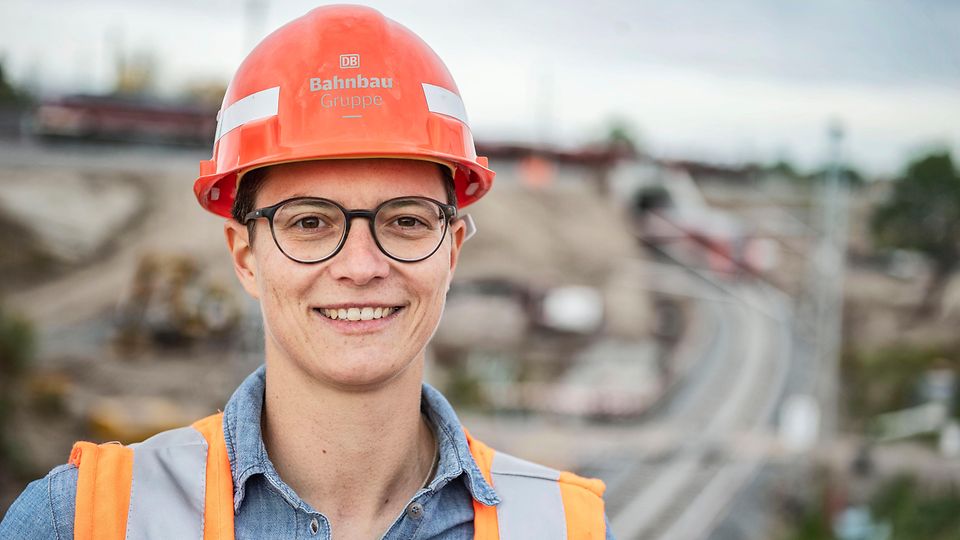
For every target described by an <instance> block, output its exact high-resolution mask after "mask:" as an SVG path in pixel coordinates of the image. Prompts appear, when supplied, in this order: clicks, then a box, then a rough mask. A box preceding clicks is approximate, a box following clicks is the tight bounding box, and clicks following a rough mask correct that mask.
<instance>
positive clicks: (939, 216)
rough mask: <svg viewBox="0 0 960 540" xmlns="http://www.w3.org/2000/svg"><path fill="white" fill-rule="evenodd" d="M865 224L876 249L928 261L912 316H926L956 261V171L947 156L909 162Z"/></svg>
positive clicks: (959, 236)
mask: <svg viewBox="0 0 960 540" xmlns="http://www.w3.org/2000/svg"><path fill="white" fill-rule="evenodd" d="M871 225H872V229H873V233H874V237H875V239H876V241H877V244H878V245H879V246H880V247H886V248H898V249H906V250H911V251H917V252H919V253H922V254H923V255H925V256H926V257H927V258H928V259H929V260H930V262H931V264H932V269H933V274H932V276H931V279H930V281H929V282H928V284H927V288H926V292H925V293H924V297H923V300H922V302H921V304H920V306H919V310H918V315H927V314H929V313H931V311H932V309H933V308H934V307H935V303H936V301H937V299H938V298H940V296H941V293H942V292H943V289H944V287H945V286H946V284H947V281H948V280H949V278H950V274H951V273H952V272H953V271H954V270H955V269H956V268H957V266H958V261H960V173H958V171H957V169H956V167H955V166H954V164H953V160H952V159H951V157H950V153H949V152H935V153H931V154H929V155H927V156H924V157H922V158H919V159H917V160H916V161H913V162H911V163H910V164H909V165H908V166H907V170H906V173H905V174H904V176H903V177H902V178H900V179H899V180H897V181H896V183H895V185H894V188H893V193H892V194H891V197H890V198H889V199H888V200H887V201H886V202H885V203H884V204H882V205H880V206H879V207H877V208H876V210H875V211H874V213H873V217H872V223H871Z"/></svg>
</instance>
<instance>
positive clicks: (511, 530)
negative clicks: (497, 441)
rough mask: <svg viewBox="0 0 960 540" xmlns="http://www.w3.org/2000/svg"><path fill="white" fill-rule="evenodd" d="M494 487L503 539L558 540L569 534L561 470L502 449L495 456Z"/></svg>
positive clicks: (491, 468) (491, 472) (492, 469)
mask: <svg viewBox="0 0 960 540" xmlns="http://www.w3.org/2000/svg"><path fill="white" fill-rule="evenodd" d="M490 476H491V479H492V480H493V488H494V489H495V490H496V491H497V495H499V496H500V504H498V505H497V524H498V528H499V530H500V540H540V539H542V540H557V539H561V538H566V537H567V520H566V516H565V514H564V510H563V498H562V496H561V495H560V483H559V482H558V481H557V480H558V479H559V478H560V471H556V470H554V469H550V468H548V467H544V466H542V465H537V464H536V463H530V462H529V461H525V460H522V459H520V458H516V457H513V456H511V455H509V454H504V453H503V452H496V453H495V454H494V455H493V463H492V465H491V466H490Z"/></svg>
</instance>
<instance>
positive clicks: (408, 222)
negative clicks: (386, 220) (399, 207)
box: [394, 216, 427, 229]
mask: <svg viewBox="0 0 960 540" xmlns="http://www.w3.org/2000/svg"><path fill="white" fill-rule="evenodd" d="M394 223H396V224H397V226H398V227H400V228H401V229H413V228H417V227H427V224H426V223H424V222H423V221H422V220H420V219H419V218H417V217H415V216H400V217H398V218H396V219H395V220H394Z"/></svg>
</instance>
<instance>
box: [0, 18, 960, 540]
mask: <svg viewBox="0 0 960 540" xmlns="http://www.w3.org/2000/svg"><path fill="white" fill-rule="evenodd" d="M250 4H251V5H252V4H257V2H252V3H250ZM258 5H259V4H258ZM248 7H250V6H248ZM254 7H256V6H254ZM348 56H349V55H348ZM0 60H3V57H2V56H0ZM342 61H343V60H341V62H342ZM357 61H358V62H359V59H358V60H357ZM154 76H155V74H152V72H151V70H150V65H149V62H147V63H146V64H137V63H136V62H132V63H131V62H126V63H122V65H120V66H118V67H117V74H116V81H115V83H114V85H113V88H112V89H111V90H110V91H109V92H100V93H92V92H91V93H69V92H60V93H58V94H56V95H39V94H37V95H30V94H29V92H27V91H26V90H23V89H18V88H16V87H15V85H13V84H11V83H9V82H8V81H6V80H5V79H4V72H3V70H2V66H0V239H2V240H3V242H4V244H5V246H6V249H4V250H0V275H2V276H3V279H2V280H0V516H2V515H4V514H5V513H6V511H7V509H8V508H9V507H10V505H11V504H13V502H14V500H15V499H16V498H17V496H18V495H19V494H20V493H21V492H22V491H23V490H24V487H25V486H26V485H27V483H28V482H30V481H32V480H35V479H37V478H42V477H43V476H44V475H45V474H46V473H47V471H49V470H50V469H51V468H53V467H56V466H58V465H61V464H63V463H65V462H66V461H67V459H68V456H70V452H71V447H72V446H73V444H74V442H75V441H80V440H88V441H95V442H98V443H100V442H110V441H117V442H120V443H123V444H130V443H136V442H138V441H143V440H145V439H147V438H149V437H151V436H153V435H154V434H157V433H160V432H163V431H165V430H170V429H173V428H177V427H180V426H184V425H189V424H190V423H191V422H193V421H195V420H197V419H198V418H202V417H205V416H207V415H209V414H212V413H214V412H216V411H221V410H223V408H224V407H225V404H226V403H227V401H228V400H229V399H230V397H231V395H232V393H233V392H234V390H235V389H236V388H237V386H238V385H239V384H240V383H241V382H242V381H243V380H244V379H245V378H246V377H247V376H248V375H249V374H250V373H251V372H253V371H254V370H256V369H257V368H258V367H259V366H260V365H261V364H263V362H264V357H265V352H264V322H263V317H264V314H263V312H262V311H261V306H260V304H259V303H258V301H257V300H255V299H254V298H252V297H251V296H250V295H249V294H247V292H245V291H244V289H243V287H242V286H241V284H240V282H239V281H238V279H237V275H236V274H235V269H234V266H233V264H232V262H231V257H230V252H229V250H228V248H227V244H226V241H225V236H224V221H225V219H224V218H222V217H219V216H215V215H213V214H212V213H210V212H206V211H204V209H203V208H201V207H200V206H199V205H198V204H197V199H198V196H197V195H196V194H195V192H194V182H195V180H196V179H197V174H198V163H199V162H201V161H204V160H208V159H210V146H209V144H210V141H211V140H214V138H215V137H217V136H218V133H216V131H217V129H218V128H217V120H218V113H217V107H218V106H220V103H219V100H220V99H221V98H222V96H223V91H224V88H223V87H221V86H217V85H216V84H214V85H208V86H205V87H203V88H200V87H196V88H193V94H192V97H191V98H189V99H176V100H172V99H167V98H164V97H162V96H159V95H158V94H155V93H151V84H153V79H154ZM360 77H361V76H360V75H357V81H359V80H360ZM314 80H315V81H318V82H316V83H313V82H311V83H310V84H311V85H314V84H316V85H317V87H318V89H322V88H323V85H324V84H328V83H329V84H330V85H331V87H332V85H333V84H335V83H331V81H329V80H321V79H314ZM338 82H342V81H338ZM356 84H360V83H359V82H357V83H356ZM367 84H370V83H369V81H367ZM378 84H379V82H378ZM391 84H392V82H391ZM558 99H559V98H558ZM543 125H544V126H546V125H547V124H546V123H544V124H543ZM541 127H543V126H541ZM607 127H608V129H607V131H606V133H604V134H603V135H602V136H601V137H595V138H594V139H593V140H592V141H589V142H579V143H577V144H559V143H555V142H550V141H549V140H546V139H544V138H543V137H541V138H540V139H539V140H530V138H527V139H523V138H522V137H518V138H516V139H510V138H508V137H501V138H495V137H490V138H487V139H484V138H481V137H478V138H477V141H476V151H477V154H478V155H482V156H486V157H487V158H489V168H490V169H492V170H494V171H496V180H495V183H494V187H493V189H492V190H491V191H490V192H489V194H488V195H486V196H485V197H484V199H483V200H482V201H479V202H477V204H475V205H471V206H469V208H467V209H466V211H467V213H469V214H470V216H471V218H472V220H473V221H474V222H475V224H476V228H477V233H476V235H474V236H473V237H472V238H470V239H469V240H468V241H467V242H466V243H465V244H464V247H463V249H462V252H461V255H460V260H459V264H458V265H457V270H456V274H455V275H454V278H453V284H452V286H451V288H450V290H449V293H448V294H447V297H446V303H445V306H444V308H443V316H442V319H441V322H440V325H439V327H438V329H437V330H436V333H435V334H434V335H433V337H432V340H431V341H430V342H429V346H428V348H427V350H426V367H425V373H426V376H425V379H426V382H428V383H429V384H431V385H433V386H434V387H436V388H437V389H439V390H440V391H441V392H442V393H443V394H444V395H445V396H447V397H448V398H449V400H450V401H451V403H452V404H453V405H454V407H455V408H456V411H457V414H458V415H459V418H460V420H461V421H462V423H463V425H464V426H466V427H468V428H469V430H470V432H471V433H472V434H473V435H475V436H477V437H479V438H482V440H484V441H485V442H486V443H488V444H489V445H491V446H492V447H496V448H497V449H501V450H503V451H505V452H509V453H511V454H513V455H516V456H522V457H523V458H524V459H528V460H531V461H534V462H537V463H542V464H544V465H547V466H549V467H553V468H556V469H560V470H568V471H573V472H576V473H577V474H581V475H584V476H588V477H595V478H599V479H601V480H603V482H604V483H605V485H606V491H605V494H604V496H603V498H604V503H605V512H606V516H607V519H608V522H609V527H610V529H611V531H612V533H613V534H614V535H615V536H616V537H617V538H620V539H621V540H637V539H644V540H646V539H657V540H661V539H664V540H665V539H674V540H688V539H708V538H709V539H713V540H740V539H742V540H754V539H756V540H760V539H777V540H780V539H782V540H792V539H814V540H818V539H828V538H830V539H834V538H836V539H839V540H868V539H870V540H882V539H888V538H898V539H899V538H906V539H913V538H931V539H943V540H946V539H949V538H960V533H958V531H960V521H958V518H957V516H960V420H958V419H960V399H958V398H957V395H956V394H957V389H958V381H957V378H958V375H960V341H958V339H957V335H956V331H955V329H956V327H957V326H956V325H957V324H960V279H958V278H957V276H958V275H960V274H958V273H957V270H958V267H957V265H956V264H955V262H956V260H957V256H960V253H957V252H956V251H957V250H956V246H957V245H960V242H956V241H955V240H956V238H954V237H955V236H956V234H957V231H960V225H958V224H957V216H960V211H957V212H955V213H951V212H954V211H953V209H952V208H953V207H950V208H941V207H939V206H937V205H934V204H933V202H932V201H937V200H945V199H946V198H947V197H945V196H943V195H942V194H943V193H946V192H947V191H946V190H947V189H948V188H943V187H942V185H947V184H942V185H941V184H936V186H941V187H937V189H940V191H939V192H937V193H940V194H939V195H936V194H934V195H933V196H931V198H928V199H923V198H922V196H926V195H929V193H927V194H922V195H916V194H917V193H919V191H917V190H918V189H919V188H911V187H910V186H919V185H926V186H928V187H929V186H930V185H933V184H932V182H933V181H932V180H929V179H930V178H933V177H936V178H939V179H943V178H946V179H947V180H946V181H945V182H947V183H949V182H953V181H954V180H956V182H954V183H956V184H957V185H960V173H958V172H957V167H956V162H955V161H952V160H951V159H952V158H951V154H950V152H949V150H944V151H940V150H936V149H934V150H930V151H928V152H927V153H926V154H923V155H919V156H918V157H915V158H914V159H913V160H911V161H909V162H908V163H906V164H905V165H904V166H903V167H902V168H901V170H900V172H898V173H897V174H895V175H877V174H866V173H864V174H861V173H859V172H858V171H857V170H855V168H854V166H853V165H852V164H851V163H850V162H849V161H848V160H847V158H846V155H845V154H844V152H845V149H847V148H849V145H850V138H851V137H853V136H854V135H851V134H850V133H849V132H848V131H847V130H846V129H845V126H844V125H843V124H842V123H840V122H836V121H831V122H823V123H822V126H821V128H822V129H820V131H819V132H818V133H817V134H816V135H814V136H813V137H815V138H817V139H818V144H819V145H820V146H821V147H822V148H824V149H825V151H824V153H823V157H822V159H821V160H820V161H819V165H818V166H817V167H816V168H809V169H808V170H806V171H805V172H798V170H797V168H795V167H793V166H792V165H791V164H790V163H788V162H787V161H785V160H779V161H776V162H770V161H763V160H753V161H742V162H738V163H730V162H725V163H720V162H714V161H711V160H708V159H704V158H702V157H689V158H688V157H684V156H682V153H678V152H671V153H669V156H668V155H667V153H658V152H656V151H652V150H648V149H647V148H645V147H644V146H643V144H641V142H640V139H639V137H635V136H633V135H632V133H631V132H630V130H628V129H625V128H624V127H623V126H621V125H612V126H607ZM518 141H520V142H518ZM692 154H693V153H692ZM692 154H691V156H692ZM678 156H680V157H678ZM931 171H933V172H931ZM951 175H952V176H951ZM951 178H952V179H951ZM911 182H913V183H911ZM924 182H927V183H926V184H924ZM949 185H950V186H952V185H953V184H949ZM904 186H907V187H904ZM911 189H914V191H911ZM949 189H953V188H952V187H951V188H949ZM931 190H933V188H931ZM933 191H936V190H933ZM958 192H960V190H958ZM949 193H953V192H952V191H951V192H949ZM905 194H906V195H905ZM231 196H232V195H231ZM951 196H952V195H951ZM911 197H914V198H918V197H920V199H916V200H921V202H920V203H917V204H915V206H914V207H911V206H910V205H909V204H913V203H911V202H910V201H914V202H916V201H915V200H914V199H911ZM951 200H953V199H951ZM956 200H957V201H960V197H957V199H956ZM905 201H906V202H905ZM944 204H946V203H944ZM958 204H960V203H958ZM934 206H936V208H934V210H936V211H938V212H939V211H940V210H942V212H940V213H936V212H934V211H931V214H933V215H934V217H929V216H927V209H929V208H933V207H934ZM917 208H919V210H918V209H917ZM911 212H913V213H911ZM370 219H371V221H372V218H370ZM937 220H939V221H937ZM951 220H952V221H951ZM934 222H935V223H934ZM931 223H932V224H931ZM271 226H272V225H271ZM372 227H373V225H371V230H372ZM940 231H950V234H953V235H954V237H949V234H947V233H944V234H943V235H941V234H940ZM941 236H943V238H944V239H942V240H943V241H942V242H940V243H935V242H933V241H930V242H928V241H927V239H929V238H940V237H941ZM950 238H953V240H950ZM951 242H952V243H951ZM278 246H279V244H278ZM931 246H933V247H931ZM951 246H952V247H951ZM381 250H382V248H381ZM384 253H386V251H384ZM341 317H342V315H341ZM917 516H929V519H928V520H927V521H925V522H924V521H923V520H918V519H917ZM918 521H919V522H920V523H919V524H918V523H917V522H918ZM917 531H920V532H917Z"/></svg>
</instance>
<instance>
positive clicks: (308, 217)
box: [243, 197, 457, 264]
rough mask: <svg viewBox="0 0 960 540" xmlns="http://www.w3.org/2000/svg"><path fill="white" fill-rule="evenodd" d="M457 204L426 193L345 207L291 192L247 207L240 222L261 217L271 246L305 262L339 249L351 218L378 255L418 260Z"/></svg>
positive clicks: (433, 247) (435, 242) (436, 244)
mask: <svg viewBox="0 0 960 540" xmlns="http://www.w3.org/2000/svg"><path fill="white" fill-rule="evenodd" d="M456 217H457V207H456V206H453V205H451V204H443V203H441V202H438V201H435V200H433V199H429V198H427V197H398V198H396V199H390V200H388V201H384V202H383V203H381V204H380V205H379V206H377V207H376V208H374V209H373V210H347V209H346V208H344V207H342V206H340V205H339V204H337V203H335V202H333V201H330V200H327V199H320V198H315V197H296V198H293V199H287V200H285V201H280V202H278V203H277V204H275V205H273V206H267V207H264V208H260V209H258V210H254V211H253V212H250V213H249V214H247V215H246V216H244V218H243V223H244V224H247V223H249V222H250V220H253V219H258V218H267V220H268V221H269V222H270V232H271V234H272V235H273V241H274V243H276V244H277V248H279V249H280V251H281V252H282V253H283V254H284V255H286V256H287V257H289V258H290V259H292V260H294V261H296V262H299V263H305V264H312V263H319V262H323V261H325V260H327V259H330V258H331V257H333V256H334V255H336V254H337V253H339V252H340V250H341V249H343V245H344V244H345V243H346V241H347V235H349V234H350V223H351V222H352V221H353V219H354V218H364V219H366V220H367V222H368V223H369V224H370V234H371V235H372V236H373V240H374V242H376V244H377V247H378V248H380V251H382V252H383V254H384V255H386V256H387V257H390V258H391V259H393V260H395V261H400V262H410V263H412V262H418V261H422V260H424V259H426V258H428V257H430V256H431V255H433V254H434V253H436V251H437V249H439V248H440V244H441V243H443V237H444V235H445V234H446V232H447V227H448V225H449V223H450V221H451V220H453V219H454V218H456Z"/></svg>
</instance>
